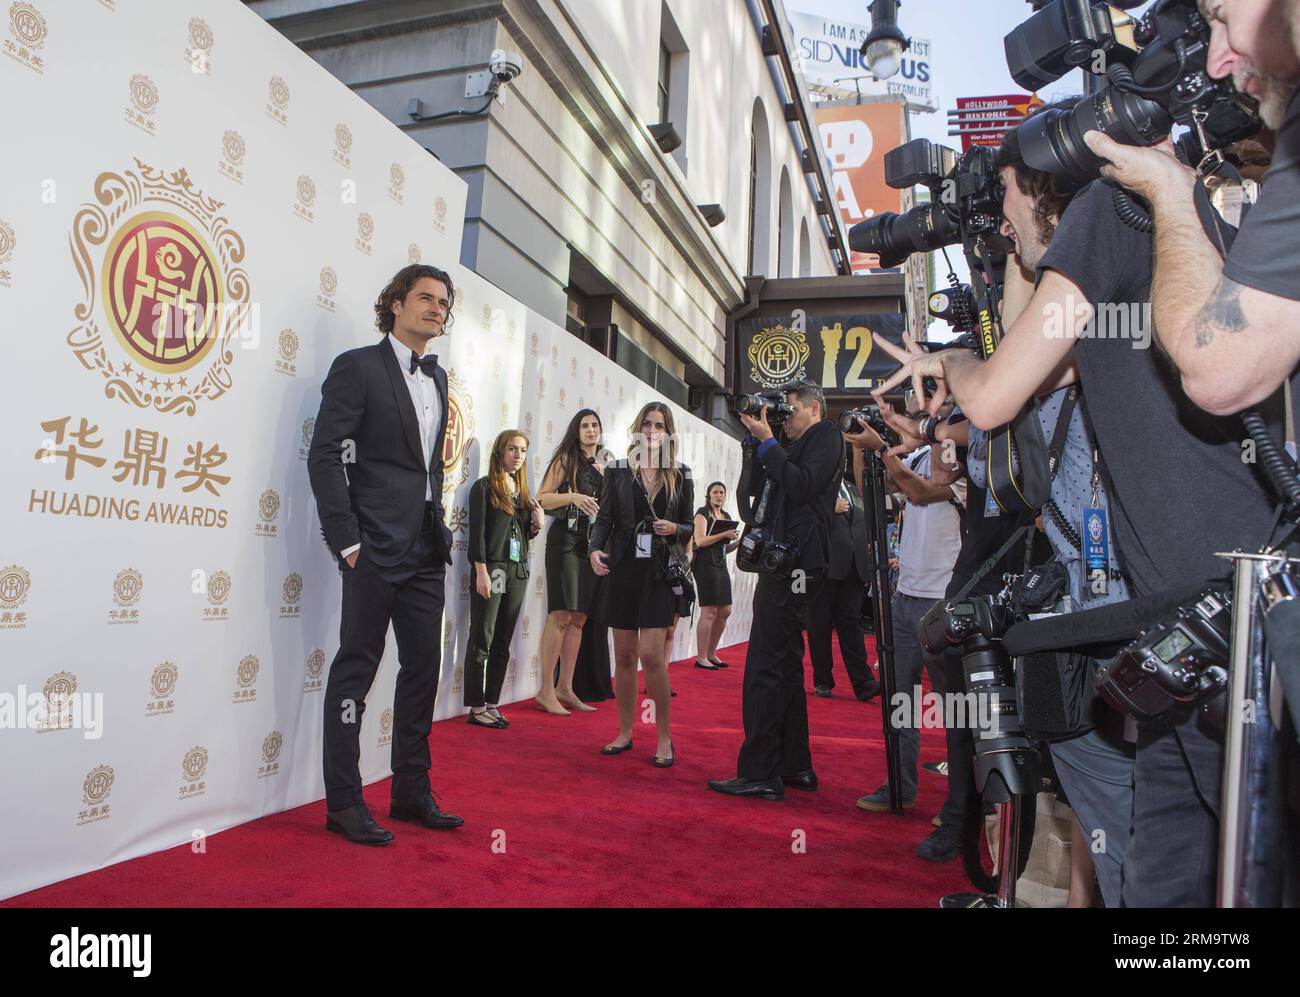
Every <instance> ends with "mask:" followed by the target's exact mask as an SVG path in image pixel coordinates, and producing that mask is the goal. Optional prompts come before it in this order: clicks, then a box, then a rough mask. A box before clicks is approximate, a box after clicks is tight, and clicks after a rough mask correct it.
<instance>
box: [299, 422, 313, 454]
mask: <svg viewBox="0 0 1300 997" xmlns="http://www.w3.org/2000/svg"><path fill="white" fill-rule="evenodd" d="M315 435H316V417H315V416H312V417H311V418H309V419H306V420H304V421H303V424H302V446H303V449H304V450H310V449H311V438H312V437H313V436H315Z"/></svg>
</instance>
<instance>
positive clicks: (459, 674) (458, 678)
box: [451, 665, 465, 689]
mask: <svg viewBox="0 0 1300 997" xmlns="http://www.w3.org/2000/svg"><path fill="white" fill-rule="evenodd" d="M464 681H465V669H464V668H461V667H460V666H459V665H457V666H456V670H455V671H454V672H452V673H451V686H452V688H453V689H459V688H460V685H461V683H462V682H464Z"/></svg>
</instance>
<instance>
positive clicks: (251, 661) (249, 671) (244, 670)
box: [235, 654, 262, 689]
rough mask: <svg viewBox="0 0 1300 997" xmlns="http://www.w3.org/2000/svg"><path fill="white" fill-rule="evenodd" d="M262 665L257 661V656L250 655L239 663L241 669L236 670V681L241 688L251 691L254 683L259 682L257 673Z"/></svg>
mask: <svg viewBox="0 0 1300 997" xmlns="http://www.w3.org/2000/svg"><path fill="white" fill-rule="evenodd" d="M261 667H262V664H261V662H259V661H258V660H257V655H255V654H250V655H248V656H247V657H246V658H244V659H243V660H242V661H241V662H240V663H239V668H237V669H236V670H235V679H236V681H238V682H239V684H240V686H242V687H243V688H245V689H250V688H252V686H253V683H254V682H256V681H257V673H258V671H259V670H260V669H261Z"/></svg>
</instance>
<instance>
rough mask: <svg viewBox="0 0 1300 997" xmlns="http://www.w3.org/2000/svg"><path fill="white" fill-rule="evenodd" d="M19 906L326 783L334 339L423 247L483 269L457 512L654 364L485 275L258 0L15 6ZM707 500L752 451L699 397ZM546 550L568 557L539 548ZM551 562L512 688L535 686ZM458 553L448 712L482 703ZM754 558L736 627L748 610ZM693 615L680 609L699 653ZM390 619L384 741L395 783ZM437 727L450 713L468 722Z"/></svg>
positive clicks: (402, 162)
mask: <svg viewBox="0 0 1300 997" xmlns="http://www.w3.org/2000/svg"><path fill="white" fill-rule="evenodd" d="M0 35H2V36H3V58H0V87H2V88H3V91H4V93H5V94H6V95H7V96H8V98H9V99H7V100H5V101H4V104H3V109H2V110H0V122H2V123H3V131H4V134H5V136H6V141H5V157H4V159H5V168H4V184H3V185H2V186H0V323H2V326H3V332H4V336H5V341H6V342H7V343H9V346H10V352H9V355H8V358H7V361H6V363H5V364H4V365H3V368H0V386H2V387H3V398H4V401H5V409H6V415H5V423H6V428H5V433H4V436H3V442H2V443H0V447H2V448H3V449H2V450H0V453H3V457H4V463H5V468H6V471H5V473H4V475H3V476H0V510H2V512H0V516H2V517H3V518H2V521H3V523H4V535H3V538H2V540H0V661H2V662H3V665H2V666H0V799H3V800H5V801H6V812H7V813H8V814H9V815H10V816H11V817H12V819H10V820H7V821H6V822H5V824H4V828H3V831H0V896H10V895H13V894H16V893H20V892H23V891H25V890H28V889H31V888H34V887H37V886H40V885H42V884H46V883H50V882H54V881H57V880H59V879H63V878H65V877H68V876H71V875H75V874H77V873H80V872H84V871H87V870H90V869H94V868H98V867H100V866H103V865H107V864H110V863H113V862H118V861H121V860H123V859H127V858H130V857H132V856H136V855H141V854H145V853H148V852H151V851H155V850H158V849H161V848H166V847H169V846H174V845H177V844H181V843H185V842H193V841H196V840H198V839H200V838H202V837H203V836H205V835H207V834H210V833H212V832H215V831H219V830H221V829H223V828H226V827H230V826H232V825H235V824H238V823H241V822H244V821H247V820H250V819H253V818H255V817H258V816H260V815H263V814H268V813H273V812H276V811H279V810H282V809H285V808H288V807H293V806H297V805H300V804H303V803H306V802H309V801H311V800H316V799H320V798H321V797H322V796H323V790H322V780H321V772H320V729H321V716H320V713H321V699H322V693H323V689H324V683H325V678H326V672H327V670H328V664H329V661H330V659H331V658H332V656H333V653H334V650H335V648H336V634H337V627H338V615H339V588H340V583H339V578H338V572H337V569H336V567H335V565H334V563H333V562H332V560H331V559H330V557H329V555H328V553H327V552H326V550H325V547H324V544H323V543H322V542H321V539H320V533H319V526H318V522H317V518H316V511H315V504H314V502H313V500H312V495H311V491H310V488H309V485H308V481H307V474H306V454H307V448H308V445H309V442H310V438H311V432H312V425H313V417H314V416H315V414H316V409H317V406H318V404H319V398H320V394H319V388H320V382H321V380H322V378H323V376H324V373H325V371H326V370H327V369H328V366H329V363H330V361H331V360H332V358H333V357H334V356H335V355H336V354H337V353H339V352H341V351H342V350H345V349H349V348H351V347H354V346H357V345H361V344H365V343H368V342H373V341H374V337H375V336H376V333H375V332H374V330H373V313H372V302H373V300H374V298H375V296H376V294H377V292H378V290H379V289H380V288H381V287H382V286H383V285H384V284H385V283H386V282H387V280H388V278H389V277H390V276H391V275H392V274H393V273H394V272H395V271H396V270H397V269H398V268H400V267H401V266H403V265H405V264H407V263H408V262H411V261H425V262H431V263H435V264H437V265H440V266H443V267H444V268H447V269H450V270H451V271H452V272H453V274H455V275H456V276H457V278H458V282H459V285H460V288H459V290H460V292H461V295H462V296H461V299H460V303H459V304H458V307H457V310H456V311H457V317H456V322H455V324H454V326H453V330H452V333H451V335H450V336H449V338H448V340H446V341H444V342H442V343H440V347H439V351H438V352H439V353H440V355H441V356H442V358H443V364H444V365H445V366H447V367H448V369H449V371H450V375H451V395H452V416H451V419H450V429H451V433H450V436H449V440H448V450H447V454H446V456H447V461H448V474H447V482H448V488H449V492H453V491H454V494H449V495H448V496H447V508H448V510H449V516H450V517H451V518H452V520H453V521H452V522H451V523H450V524H449V525H451V526H452V527H453V529H456V530H457V538H458V540H463V539H464V535H465V527H464V525H463V524H462V522H461V521H462V519H463V518H464V516H465V513H464V506H465V504H466V498H465V496H466V495H467V492H468V487H469V484H470V483H472V481H473V480H474V478H475V477H476V476H478V475H481V474H482V473H484V470H485V463H486V452H485V450H486V447H487V446H490V442H491V440H492V438H493V436H494V435H495V434H496V433H497V432H498V431H499V430H500V429H503V428H506V427H508V426H520V427H522V428H524V429H525V430H526V431H528V432H529V434H530V435H531V438H532V455H533V456H532V468H531V469H532V471H533V476H534V477H533V480H534V481H536V480H538V479H539V478H540V471H541V465H542V463H543V462H544V459H545V457H546V456H547V455H549V453H550V451H551V450H552V449H553V448H554V446H555V444H556V442H557V436H558V434H560V433H561V432H562V430H563V428H564V426H565V425H566V424H567V422H568V419H569V417H570V416H571V415H572V413H573V412H574V411H576V409H577V408H579V407H582V406H584V405H589V406H591V407H593V408H595V409H597V410H598V411H599V412H600V414H601V416H602V417H603V419H604V423H605V426H606V429H607V434H608V438H607V443H608V444H609V445H610V446H611V447H612V448H613V449H615V450H616V451H619V452H621V450H622V448H623V446H624V445H625V443H626V430H627V427H628V425H629V423H630V422H631V420H632V418H633V416H634V414H635V412H636V410H637V409H638V407H639V406H640V405H641V404H642V403H644V402H645V401H647V400H649V399H650V398H651V397H653V394H652V392H651V391H650V389H648V388H647V386H646V385H645V384H644V383H642V382H641V381H639V380H637V379H635V378H634V377H632V376H631V375H629V374H628V373H627V372H625V371H623V370H622V369H621V368H619V367H617V366H616V365H614V364H613V363H611V362H609V361H608V360H606V359H605V358H603V357H601V356H598V355H596V354H595V353H594V352H592V351H591V350H590V349H589V348H587V347H586V346H585V345H584V344H582V343H580V342H579V341H578V340H576V339H575V338H574V337H572V336H570V335H568V334H567V333H566V332H565V331H564V330H563V329H561V328H558V327H557V326H555V325H553V324H551V323H549V322H547V321H545V320H543V319H541V318H539V317H538V316H537V315H535V314H532V313H530V312H529V311H528V310H527V309H526V308H524V307H522V306H521V305H519V304H518V303H517V302H515V301H513V300H512V299H511V298H510V297H509V295H508V294H506V293H505V292H503V291H501V290H499V289H497V288H495V287H492V286H491V285H488V284H487V283H486V282H484V281H483V280H481V279H479V278H478V277H477V276H476V275H474V274H472V273H467V272H464V271H463V270H462V269H461V268H460V267H459V265H458V264H457V263H456V261H457V260H458V257H459V246H460V236H461V219H462V218H463V216H464V206H465V185H464V183H463V182H462V181H461V180H460V179H459V178H457V177H456V176H454V175H453V174H452V173H451V172H450V171H449V170H447V169H445V168H444V167H442V165H441V164H440V163H438V162H437V160H435V159H434V158H433V157H432V156H430V155H428V154H427V153H426V152H425V151H424V150H423V149H421V148H420V147H419V146H418V145H417V144H416V143H414V142H412V141H410V140H409V139H407V138H406V137H405V136H403V135H402V134H401V133H400V131H398V129H396V128H394V127H393V126H392V125H390V124H389V123H388V122H387V121H385V120H384V119H383V118H382V117H381V116H380V115H378V114H377V113H375V112H374V111H373V110H372V109H371V108H369V107H368V106H367V105H366V104H365V103H364V102H363V101H362V100H360V99H359V98H358V97H356V96H355V95H354V94H352V93H351V92H350V91H348V90H347V88H345V87H344V86H342V85H341V84H340V83H338V81H336V80H335V79H333V78H332V77H331V76H329V75H328V74H327V73H326V72H325V71H324V70H322V69H321V68H320V67H319V66H317V65H316V64H315V63H314V62H313V61H312V60H311V59H309V58H308V57H306V56H305V55H304V54H302V53H301V52H299V51H298V50H297V49H296V48H295V47H294V46H293V45H292V44H290V43H289V42H288V41H286V40H285V39H283V38H282V37H280V36H279V35H278V34H277V33H276V32H275V31H274V30H272V29H271V28H270V27H268V26H267V25H266V24H265V23H263V22H262V21H261V20H260V19H259V18H258V17H257V16H256V15H254V14H252V13H251V12H249V11H248V10H246V9H245V8H244V7H243V6H242V5H241V4H240V3H238V2H236V0H205V2H199V0H195V2H176V3H165V4H164V3H149V4H136V3H124V2H113V0H98V2H92V0H84V2H77V3H73V2H71V0H33V2H14V3H11V4H10V5H9V10H8V18H7V23H0ZM677 424H678V429H679V431H681V432H682V434H683V456H684V459H685V460H686V461H687V463H689V464H690V465H691V466H692V467H693V468H694V472H695V473H694V477H695V480H696V484H697V489H700V490H702V486H703V485H704V484H707V483H708V482H709V481H711V480H714V479H715V478H716V479H719V480H722V481H725V482H728V483H729V484H731V483H734V482H735V481H736V480H737V477H738V475H739V464H740V455H739V448H738V447H737V446H736V444H735V443H734V442H733V441H731V440H729V439H728V438H727V437H725V436H724V435H723V434H721V433H719V432H718V431H716V430H714V429H713V428H711V427H709V426H707V425H706V424H704V423H702V422H700V421H699V420H696V419H694V418H691V417H689V416H685V415H682V414H680V413H679V415H678V422H677ZM539 547H540V545H539ZM542 557H543V552H542V551H541V550H540V549H539V550H538V551H537V554H536V562H535V563H536V571H535V575H536V578H537V581H536V582H535V583H534V586H533V588H532V589H531V590H530V592H529V597H528V601H527V603H526V606H525V610H524V616H523V619H522V621H521V624H520V628H519V632H518V633H517V634H516V638H515V646H514V661H513V662H512V664H511V672H510V676H509V679H508V681H507V685H506V696H505V697H504V699H505V700H506V701H513V700H516V699H521V698H524V697H527V696H531V695H532V694H533V692H534V691H535V689H536V684H537V680H538V664H537V657H536V655H537V650H538V644H539V638H540V634H541V629H542V626H543V624H544V621H545V593H544V588H543V585H544V582H543V579H542V575H543V571H542V568H541V565H542ZM467 579H468V571H467V565H466V564H465V562H464V561H463V560H462V559H459V558H458V561H457V564H456V565H455V567H454V569H453V570H452V571H451V572H450V573H449V578H448V592H447V606H448V613H447V616H446V623H445V632H444V647H445V648H446V652H445V657H444V665H443V675H442V685H441V689H440V692H439V698H438V706H437V713H436V715H437V717H438V718H445V717H449V716H454V715H456V714H458V713H460V712H461V711H462V708H461V706H460V700H461V681H462V674H463V672H462V666H463V660H464V651H465V648H464V643H465V630H466V624H467V620H468V605H469V603H468V589H467ZM751 591H752V589H751V579H750V578H749V577H748V576H743V575H742V576H739V577H738V578H737V586H736V603H737V612H736V614H735V615H734V616H733V622H732V624H731V626H730V628H729V630H728V634H727V636H726V638H725V640H724V644H728V643H734V642H735V641H737V640H740V639H743V635H744V634H745V633H746V632H747V631H748V625H749V617H748V605H749V601H750V598H749V596H750V594H751ZM692 647H693V634H692V632H691V628H690V627H689V626H688V625H683V626H680V627H679V628H678V634H677V637H676V646H675V655H674V656H675V657H679V658H680V657H688V656H689V655H690V654H691V648H692ZM396 670H397V668H396V657H395V654H394V653H393V648H392V643H391V641H390V646H389V653H388V654H387V656H386V657H385V661H384V666H383V669H382V670H381V672H380V675H379V678H378V680H377V681H376V683H375V687H374V688H373V690H372V691H371V694H370V697H369V707H370V708H369V709H367V711H366V714H365V719H364V726H363V730H362V746H363V748H362V770H363V774H364V775H365V778H366V781H367V782H370V781H374V780H376V779H379V778H383V777H384V776H386V775H387V774H388V757H389V743H390V724H391V715H392V714H391V704H392V696H393V684H394V679H395V675H396ZM433 736H434V737H435V738H436V737H437V736H438V735H437V728H435V730H434V735H433Z"/></svg>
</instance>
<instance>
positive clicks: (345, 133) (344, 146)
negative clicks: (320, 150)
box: [334, 125, 352, 153]
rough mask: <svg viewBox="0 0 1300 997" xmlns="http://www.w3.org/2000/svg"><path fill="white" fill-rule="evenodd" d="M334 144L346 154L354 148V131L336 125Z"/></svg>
mask: <svg viewBox="0 0 1300 997" xmlns="http://www.w3.org/2000/svg"><path fill="white" fill-rule="evenodd" d="M334 143H335V144H336V145H337V146H338V147H339V152H342V153H346V152H347V151H348V150H349V149H351V148H352V129H350V128H349V127H348V126H347V125H335V126H334Z"/></svg>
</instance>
